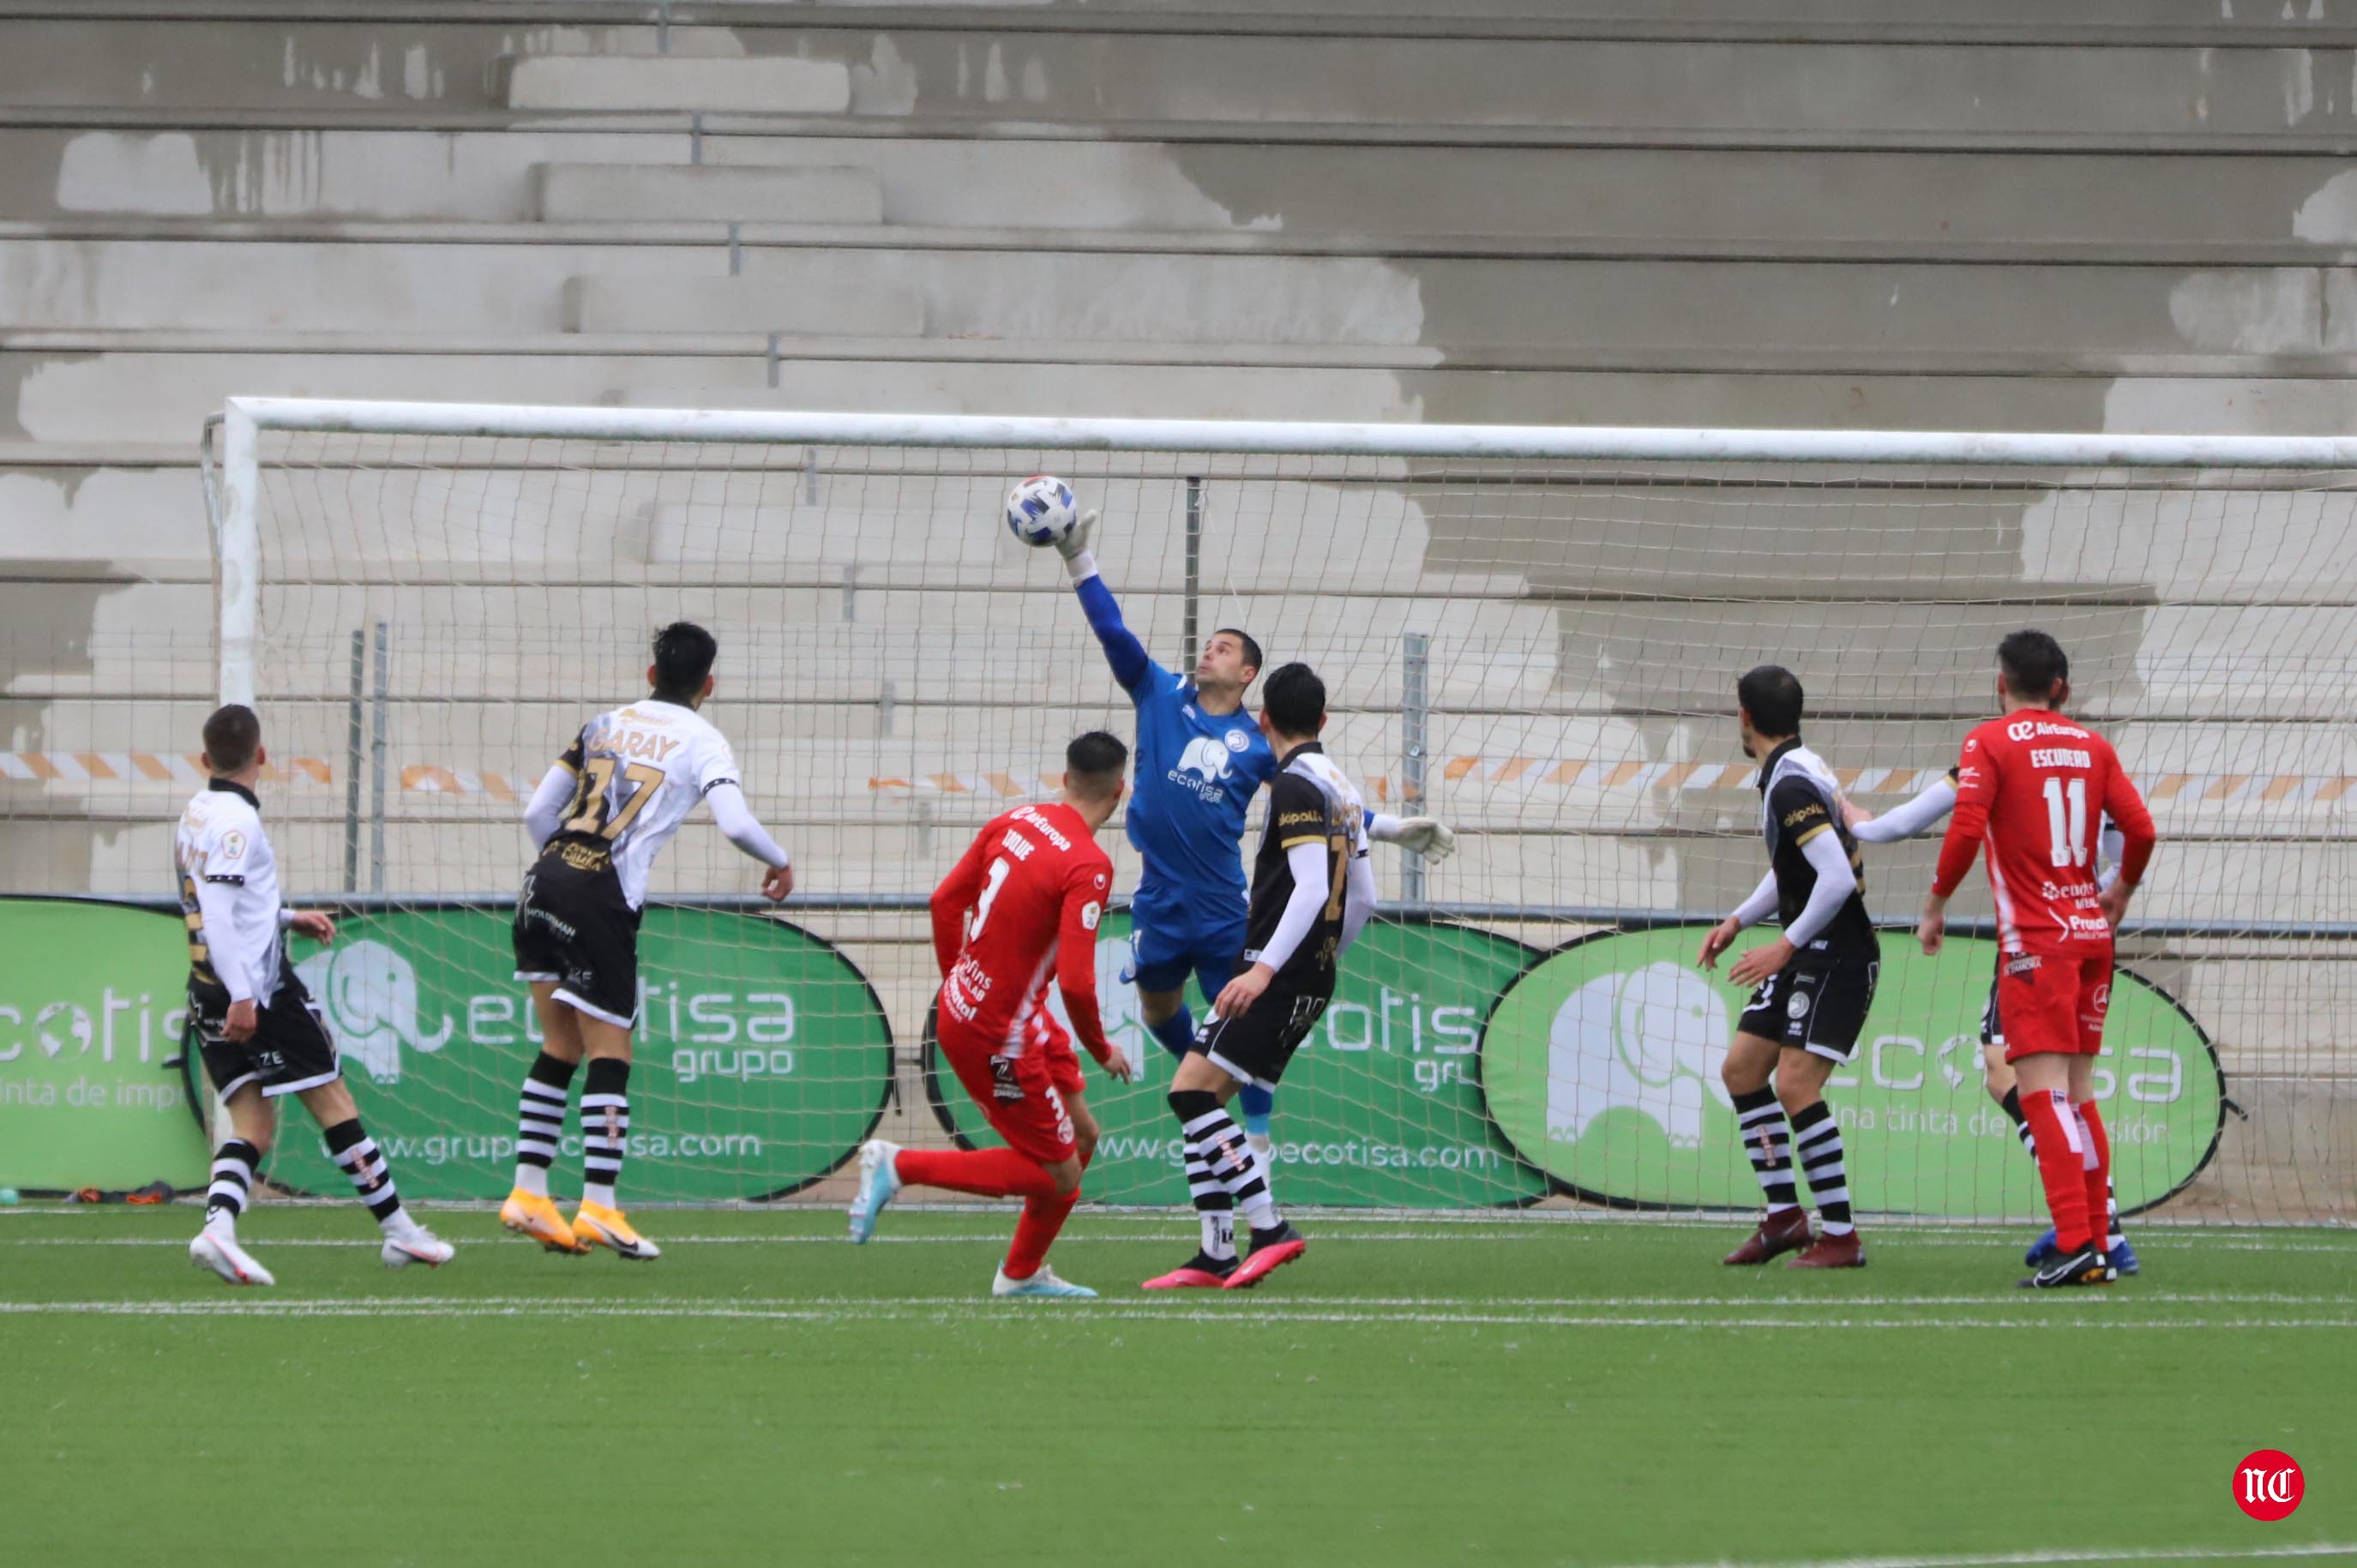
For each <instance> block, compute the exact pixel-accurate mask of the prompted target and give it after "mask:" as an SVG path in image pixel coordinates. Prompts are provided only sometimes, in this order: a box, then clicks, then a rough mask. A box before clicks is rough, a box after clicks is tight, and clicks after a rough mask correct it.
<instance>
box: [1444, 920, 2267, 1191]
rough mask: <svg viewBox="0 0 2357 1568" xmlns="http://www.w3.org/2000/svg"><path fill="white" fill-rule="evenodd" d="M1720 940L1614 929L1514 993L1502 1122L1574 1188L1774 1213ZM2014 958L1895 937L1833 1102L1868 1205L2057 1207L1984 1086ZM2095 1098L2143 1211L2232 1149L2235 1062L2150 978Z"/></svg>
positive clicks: (1495, 1057) (2133, 986) (1493, 1059)
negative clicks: (1711, 944)
mask: <svg viewBox="0 0 2357 1568" xmlns="http://www.w3.org/2000/svg"><path fill="white" fill-rule="evenodd" d="M1706 929H1707V928H1706V927H1704V926H1700V925H1695V926H1679V927H1665V928H1663V929H1655V930H1647V931H1635V932H1607V933H1604V934H1601V935H1598V936H1594V937H1589V938H1587V939H1585V940H1580V941H1577V942H1574V943H1572V944H1570V945H1569V946H1566V947H1564V948H1561V949H1558V950H1556V951H1555V952H1553V953H1551V954H1549V955H1547V956H1546V957H1544V958H1543V959H1541V960H1539V961H1537V962H1535V963H1534V964H1533V965H1532V966H1531V967H1530V969H1529V970H1528V971H1527V972H1524V973H1523V976H1522V977H1521V978H1520V979H1519V980H1517V981H1515V982H1514V983H1513V984H1512V988H1511V989H1510V990H1508V991H1507V992H1506V993H1505V995H1503V996H1502V997H1501V998H1500V999H1499V1002H1498V1005H1497V1007H1496V1009H1495V1011H1494V1012H1493V1013H1492V1014H1491V1017H1490V1024H1489V1027H1488V1029H1487V1030H1486V1031H1485V1032H1484V1034H1483V1036H1482V1044H1481V1054H1480V1079H1481V1085H1482V1089H1483V1091H1484V1093H1485V1095H1486V1098H1487V1101H1488V1104H1489V1109H1490V1112H1491V1115H1492V1116H1494V1117H1495V1118H1496V1120H1497V1124H1498V1126H1499V1128H1500V1129H1501V1131H1502V1132H1503V1133H1504V1134H1505V1136H1506V1138H1507V1139H1508V1140H1509V1141H1510V1142H1511V1143H1512V1145H1513V1146H1514V1147H1515V1148H1516V1149H1518V1150H1520V1151H1521V1152H1522V1154H1523V1156H1524V1157H1525V1158H1527V1159H1529V1160H1530V1161H1531V1162H1532V1163H1533V1164H1534V1165H1538V1166H1540V1167H1541V1168H1543V1169H1544V1170H1545V1171H1546V1172H1547V1173H1548V1174H1549V1175H1550V1176H1553V1177H1554V1178H1555V1180H1556V1181H1557V1182H1558V1183H1560V1184H1561V1185H1562V1186H1563V1187H1566V1188H1567V1189H1569V1190H1571V1191H1573V1192H1576V1193H1577V1194H1579V1195H1581V1196H1583V1197H1592V1198H1596V1199H1599V1200H1602V1201H1606V1202H1617V1203H1628V1204H1637V1205H1648V1206H1652V1205H1659V1206H1668V1207H1674V1208H1687V1207H1699V1208H1735V1209H1744V1208H1754V1207H1756V1206H1757V1205H1758V1203H1759V1201H1760V1187H1759V1184H1758V1182H1757V1181H1756V1180H1755V1178H1754V1177H1753V1176H1752V1173H1751V1167H1750V1165H1749V1161H1748V1160H1747V1158H1746V1157H1745V1155H1744V1152H1743V1148H1742V1145H1741V1144H1740V1142H1739V1141H1738V1139H1737V1137H1736V1133H1735V1115H1734V1112H1733V1111H1732V1110H1730V1109H1729V1107H1728V1103H1727V1090H1726V1086H1725V1085H1723V1084H1722V1083H1721V1082H1720V1081H1719V1068H1720V1065H1721V1063H1722V1062H1724V1061H1725V1059H1726V1057H1727V1042H1728V1040H1729V1039H1730V1038H1731V1037H1732V1031H1733V1029H1734V1026H1735V1022H1736V1019H1737V1018H1738V1017H1739V1016H1740V1015H1741V1014H1742V1011H1743V1005H1744V1004H1745V1002H1746V1001H1747V1000H1748V999H1749V996H1748V993H1745V992H1743V991H1740V990H1738V989H1737V988H1735V987H1733V986H1730V985H1728V984H1727V983H1726V981H1725V980H1724V978H1723V976H1724V974H1725V972H1726V967H1727V965H1729V964H1731V963H1732V962H1733V961H1734V959H1735V957H1736V956H1737V955H1736V954H1734V953H1729V954H1728V955H1727V959H1725V960H1723V961H1722V967H1721V969H1720V971H1719V972H1718V973H1717V974H1715V975H1714V974H1705V973H1703V972H1699V971H1697V970H1696V969H1695V966H1694V961H1695V950H1696V949H1697V948H1699V947H1700V946H1701V942H1702V937H1703V933H1704V931H1705V930H1706ZM1995 966H1996V944H1995V943H1993V942H1989V941H1986V940H1977V939H1971V938H1953V937H1952V938H1950V939H1949V940H1948V942H1947V944H1946V946H1945V947H1943V949H1942V950H1941V952H1940V955H1939V956H1938V957H1937V958H1925V957H1924V956H1923V954H1922V951H1921V949H1919V948H1918V947H1917V946H1916V944H1915V941H1914V939H1913V937H1912V936H1911V935H1909V934H1905V933H1900V932H1890V933H1886V934H1885V936H1884V938H1883V940H1882V972H1881V983H1880V984H1879V986H1878V989H1877V991H1876V994H1875V1002H1874V1009H1873V1011H1872V1013H1871V1014H1870V1015H1868V1016H1867V1026H1866V1031H1865V1033H1864V1034H1863V1035H1862V1036H1860V1038H1859V1040H1858V1045H1857V1055H1856V1057H1855V1058H1854V1059H1853V1060H1852V1061H1851V1062H1850V1063H1849V1064H1848V1065H1847V1066H1846V1067H1844V1068H1841V1069H1837V1070H1836V1071H1835V1074H1834V1076H1833V1079H1832V1081H1831V1082H1830V1083H1829V1084H1828V1085H1827V1087H1826V1090H1825V1098H1826V1100H1827V1101H1829V1102H1830V1103H1831V1104H1832V1105H1833V1107H1834V1109H1835V1115H1836V1117H1837V1118H1838V1120H1839V1122H1840V1124H1841V1127H1842V1131H1843V1134H1844V1138H1845V1141H1846V1144H1847V1152H1848V1170H1849V1181H1850V1187H1851V1190H1852V1191H1853V1192H1854V1193H1855V1194H1856V1201H1857V1203H1858V1205H1859V1206H1860V1207H1861V1208H1865V1209H1869V1210H1876V1211H1881V1212H1895V1213H1913V1214H1924V1215H1945V1216H1972V1217H1984V1218H1991V1219H1999V1218H2005V1217H2008V1216H2012V1217H2021V1216H2031V1215H2036V1214H2038V1213H2040V1212H2042V1210H2043V1200H2042V1198H2041V1197H2040V1190H2039V1187H2038V1177H2037V1171H2036V1168H2035V1166H2034V1165H2032V1164H2031V1162H2030V1161H2029V1159H2028V1158H2026V1157H2025V1156H2024V1155H2023V1154H2022V1152H2021V1145H2020V1144H2019V1143H2018V1141H2017V1139H2016V1137H2015V1134H2014V1131H2013V1127H2012V1124H2011V1123H2010V1122H2007V1119H2006V1116H2005V1113H2004V1112H2003V1111H2001V1110H2000V1109H1998V1107H1997V1106H1996V1105H1995V1104H1994V1103H1992V1102H1991V1101H1990V1100H1989V1098H1988V1095H1987V1093H1986V1090H1985V1089H1984V1088H1983V1085H1982V1069H1981V1047H1980V1018H1981V1012H1982V1008H1983V1006H1984V1004H1986V1001H1987V998H1988V988H1989V980H1990V977H1991V976H1992V974H1994V972H1995ZM2095 1094H2096V1099H2097V1101H2098V1102H2099V1103H2100V1104H2101V1106H2102V1107H2103V1112H2104V1122H2105V1124H2106V1126H2107V1127H2108V1129H2109V1131H2110V1133H2111V1140H2112V1149H2113V1163H2114V1183H2115V1188H2116V1190H2117V1192H2118V1195H2119V1200H2120V1206H2121V1208H2124V1209H2133V1208H2147V1207H2149V1206H2151V1205H2153V1204H2155V1203H2158V1202H2159V1201H2160V1200H2162V1199H2163V1198H2165V1197H2169V1195H2170V1194H2171V1193H2173V1192H2175V1191H2176V1190H2177V1189H2178V1188H2179V1187H2182V1186H2184V1185H2185V1183H2186V1182H2188V1181H2190V1180H2191V1179H2192V1177H2193V1176H2194V1174H2195V1173H2196V1172H2197V1171H2199V1170H2200V1169H2201V1167H2202V1166H2203V1165H2206V1164H2207V1163H2208V1162H2209V1159H2210V1156H2211V1154H2212V1152H2213V1151H2214V1150H2215V1148H2216V1146H2217V1140H2218V1133H2219V1126H2220V1119H2221V1116H2222V1084H2221V1080H2220V1077H2219V1071H2218V1061H2217V1056H2216V1054H2215V1052H2214V1051H2213V1050H2212V1048H2211V1045H2210V1042H2209V1040H2208V1038H2207V1037H2206V1036H2204V1035H2203V1034H2202V1033H2201V1029H2200V1027H2199V1026H2196V1025H2195V1024H2194V1022H2193V1020H2192V1019H2191V1018H2190V1016H2188V1015H2187V1014H2186V1013H2185V1011H2184V1010H2183V1009H2182V1008H2180V1007H2179V1005H2178V1004H2177V1003H2176V1002H2175V1001H2174V1000H2173V999H2171V998H2170V997H2169V996H2168V995H2167V994H2166V993H2163V992H2161V991H2160V990H2159V989H2158V988H2157V987H2155V986H2153V985H2151V984H2149V983H2147V982H2146V981H2145V980H2143V979H2142V978H2141V977H2139V976H2137V975H2136V974H2135V973H2134V972H2131V971H2128V970H2126V969H2122V970H2120V971H2119V972H2118V973H2117V975H2116V976H2115V979H2114V982H2113V984H2112V993H2111V1004H2110V1008H2109V1013H2108V1018H2107V1022H2106V1024H2105V1027H2104V1053H2103V1055H2102V1056H2101V1057H2100V1058H2097V1061H2096V1068H2095Z"/></svg>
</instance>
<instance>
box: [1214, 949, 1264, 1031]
mask: <svg viewBox="0 0 2357 1568" xmlns="http://www.w3.org/2000/svg"><path fill="white" fill-rule="evenodd" d="M1275 978H1276V971H1275V970H1273V969H1271V968H1269V967H1268V965H1266V964H1265V963H1256V964H1254V965H1253V966H1252V967H1251V968H1250V969H1248V970H1246V971H1244V972H1243V973H1242V974H1240V975H1238V976H1236V977H1235V978H1234V979H1233V980H1231V981H1229V982H1228V983H1227V984H1225V985H1224V986H1222V987H1221V988H1220V994H1219V995H1218V996H1216V997H1214V998H1213V999H1212V1002H1211V1016H1212V1017H1214V1018H1234V1017H1239V1016H1241V1015H1243V1012H1244V1010H1245V1009H1246V1008H1248V1007H1250V1006H1251V1005H1252V1004H1254V1003H1255V1002H1257V1001H1259V1000H1260V993H1262V992H1264V991H1266V990H1267V989H1268V983H1269V982H1270V981H1272V980H1274V979H1275Z"/></svg>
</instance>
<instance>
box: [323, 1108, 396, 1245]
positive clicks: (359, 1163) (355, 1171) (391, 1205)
mask: <svg viewBox="0 0 2357 1568" xmlns="http://www.w3.org/2000/svg"><path fill="white" fill-rule="evenodd" d="M319 1135H320V1137H322V1138H323V1139H325V1140H326V1141H327V1144H328V1154H330V1155H334V1156H335V1160H336V1164H338V1165H341V1166H343V1168H344V1175H346V1176H349V1177H350V1178H351V1183H352V1191H354V1192H355V1193H358V1194H359V1195H360V1200H361V1202H362V1203H364V1204H366V1205H367V1206H368V1211H369V1217H370V1218H371V1219H374V1220H375V1221H376V1222H377V1226H378V1228H379V1229H380V1230H386V1231H392V1230H398V1229H400V1228H402V1227H403V1226H404V1225H405V1224H406V1223H407V1221H406V1219H405V1217H404V1216H403V1214H402V1212H401V1194H400V1193H399V1192H398V1191H396V1190H395V1189H394V1187H393V1167H392V1166H391V1165H387V1164H385V1159H384V1155H383V1152H382V1151H381V1150H380V1149H378V1147H377V1146H376V1140H375V1139H374V1138H371V1137H370V1136H369V1135H368V1133H367V1132H366V1131H364V1130H363V1129H362V1128H361V1124H360V1121H359V1119H358V1118H357V1117H355V1118H354V1119H353V1120H351V1121H350V1122H337V1123H336V1124H335V1125H334V1126H332V1127H329V1128H327V1129H325V1130H324V1131H322V1132H321V1133H320V1134H319Z"/></svg>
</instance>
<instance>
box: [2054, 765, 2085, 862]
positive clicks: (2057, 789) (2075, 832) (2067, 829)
mask: <svg viewBox="0 0 2357 1568" xmlns="http://www.w3.org/2000/svg"><path fill="white" fill-rule="evenodd" d="M2063 791H2064V785H2063V781H2062V780H2061V779H2048V780H2047V781H2046V837H2047V852H2046V858H2047V861H2048V863H2049V864H2050V865H2058V866H2071V865H2086V864H2087V781H2086V780H2085V779H2072V780H2071V781H2070V785H2069V791H2070V794H2069V799H2070V813H2069V814H2070V821H2069V822H2068V823H2065V822H2064V821H2063V798H2064V796H2063Z"/></svg>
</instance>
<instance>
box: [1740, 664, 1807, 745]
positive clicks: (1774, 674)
mask: <svg viewBox="0 0 2357 1568" xmlns="http://www.w3.org/2000/svg"><path fill="white" fill-rule="evenodd" d="M1735 700H1736V701H1737V702H1738V703H1742V704H1743V711H1744V712H1745V713H1747V714H1750V715H1751V727H1752V728H1753V729H1755V730H1758V731H1759V732H1760V734H1761V735H1798V734H1800V733H1801V702H1802V699H1801V678H1800V677H1799V676H1798V675H1795V674H1793V673H1792V671H1790V670H1787V669H1785V668H1784V667H1783V666H1782V665H1781V664H1761V665H1759V666H1756V667H1755V668H1753V669H1749V670H1747V671H1744V672H1743V679H1742V680H1740V681H1738V682H1736V683H1735Z"/></svg>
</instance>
